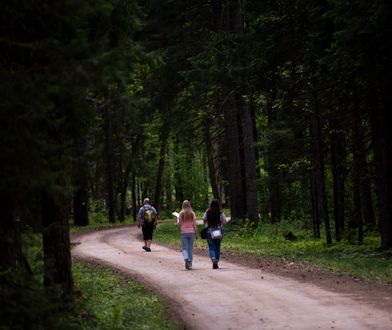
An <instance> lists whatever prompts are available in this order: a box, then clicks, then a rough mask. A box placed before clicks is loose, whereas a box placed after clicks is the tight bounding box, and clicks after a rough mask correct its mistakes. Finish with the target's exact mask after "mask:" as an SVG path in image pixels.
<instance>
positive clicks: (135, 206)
mask: <svg viewBox="0 0 392 330" xmlns="http://www.w3.org/2000/svg"><path fill="white" fill-rule="evenodd" d="M131 189H132V191H131V193H132V217H133V222H136V221H137V212H138V204H137V199H136V194H137V189H136V175H135V173H132V188H131Z"/></svg>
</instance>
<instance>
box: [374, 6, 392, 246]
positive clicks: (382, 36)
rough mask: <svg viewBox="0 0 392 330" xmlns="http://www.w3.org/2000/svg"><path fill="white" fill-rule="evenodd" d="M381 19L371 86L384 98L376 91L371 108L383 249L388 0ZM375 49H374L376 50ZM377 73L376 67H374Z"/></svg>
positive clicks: (389, 219) (389, 197)
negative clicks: (376, 87)
mask: <svg viewBox="0 0 392 330" xmlns="http://www.w3.org/2000/svg"><path fill="white" fill-rule="evenodd" d="M378 15H379V17H378V21H379V22H380V24H383V25H382V28H381V29H379V30H378V31H377V33H378V34H377V46H378V49H377V51H376V52H375V53H376V54H377V55H376V56H377V57H376V58H375V63H376V64H375V67H376V68H377V70H375V72H376V73H377V76H376V77H374V76H372V79H371V84H370V86H371V87H369V88H370V89H371V92H372V93H374V94H375V93H376V92H375V91H374V90H375V88H374V87H373V86H379V91H380V98H379V99H378V98H377V95H374V97H373V99H372V104H373V108H372V109H371V110H370V118H371V125H372V133H373V134H372V140H373V148H374V161H375V175H376V190H377V195H378V211H379V224H380V234H381V249H382V250H388V249H392V171H391V165H392V159H391V157H392V138H391V134H390V132H389V131H390V124H391V122H392V111H391V110H392V93H391V89H390V83H391V80H392V63H391V58H392V53H391V50H392V45H391V39H390V34H391V33H392V26H391V24H389V23H388V22H390V21H391V17H392V4H391V2H390V1H388V0H381V1H379V2H378ZM372 51H374V50H372ZM372 73H373V71H372Z"/></svg>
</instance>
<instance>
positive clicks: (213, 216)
mask: <svg viewBox="0 0 392 330" xmlns="http://www.w3.org/2000/svg"><path fill="white" fill-rule="evenodd" d="M203 220H204V224H205V225H206V227H207V241H208V249H209V252H210V258H211V261H212V268H213V269H218V268H219V265H218V262H219V259H220V246H221V242H222V238H220V239H214V238H213V237H212V235H211V233H212V231H213V230H216V229H220V230H221V232H222V236H223V226H222V225H224V224H225V223H227V220H226V217H225V215H224V214H223V212H221V210H220V206H219V201H218V200H217V199H213V200H212V201H211V202H210V207H209V208H208V209H207V211H206V212H205V213H204V216H203Z"/></svg>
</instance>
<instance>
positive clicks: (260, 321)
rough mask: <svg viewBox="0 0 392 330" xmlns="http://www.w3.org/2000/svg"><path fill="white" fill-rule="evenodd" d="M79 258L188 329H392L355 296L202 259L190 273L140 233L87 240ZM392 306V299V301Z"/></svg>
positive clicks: (384, 315) (82, 239)
mask: <svg viewBox="0 0 392 330" xmlns="http://www.w3.org/2000/svg"><path fill="white" fill-rule="evenodd" d="M72 242H73V243H80V244H76V245H75V247H74V248H73V249H72V254H73V256H75V257H77V258H80V259H87V260H91V259H93V260H95V261H99V262H103V263H105V264H106V265H109V266H110V267H113V268H115V269H118V270H120V271H122V272H124V273H127V274H129V275H131V276H132V277H134V278H135V279H137V280H139V281H141V282H144V283H145V284H146V285H147V286H148V287H150V288H152V289H153V290H154V291H155V292H156V293H157V294H158V295H161V296H162V297H164V298H165V299H166V301H167V302H168V304H169V308H170V309H171V310H172V312H174V313H175V314H176V315H177V317H178V318H179V319H180V320H181V321H182V322H183V323H184V324H185V325H186V329H213V330H220V329H275V330H277V329H301V330H304V329H309V330H315V329H345V330H360V329H392V314H391V313H389V312H388V311H386V310H381V309H377V308H375V307H374V306H371V305H370V304H366V303H364V302H359V301H358V300H356V299H355V297H353V296H350V295H347V294H341V293H336V292H335V293H334V292H329V291H327V290H325V289H321V288H319V287H317V286H315V285H311V284H306V283H301V282H298V281H295V280H291V279H288V278H284V277H280V276H277V275H274V274H271V273H265V272H262V271H260V270H257V269H252V268H247V267H244V266H240V265H237V264H233V263H229V262H225V261H221V263H220V267H221V268H220V269H218V270H213V269H212V268H211V262H210V260H209V259H208V258H207V257H202V256H195V257H194V261H193V270H191V271H187V270H186V269H185V268H184V263H183V261H182V258H181V253H180V251H175V250H173V249H169V248H166V247H163V246H158V245H156V244H153V245H152V252H150V253H149V252H144V251H143V250H142V248H141V247H142V241H141V237H140V229H138V228H137V227H124V228H117V229H109V230H103V231H97V232H93V233H89V234H84V235H79V236H76V237H74V238H73V239H72ZM391 299H392V298H391Z"/></svg>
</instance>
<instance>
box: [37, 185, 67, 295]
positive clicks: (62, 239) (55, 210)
mask: <svg viewBox="0 0 392 330" xmlns="http://www.w3.org/2000/svg"><path fill="white" fill-rule="evenodd" d="M67 204H68V203H67V200H66V198H65V196H64V194H63V193H62V192H60V191H56V192H55V191H51V192H49V191H45V192H43V193H42V209H41V212H42V225H43V228H44V230H43V250H44V285H45V286H46V287H49V288H54V287H56V286H59V287H61V289H62V292H63V294H64V295H65V296H68V295H71V293H72V287H73V278H72V265H71V252H70V239H69V226H68V215H69V214H68V205H67Z"/></svg>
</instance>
